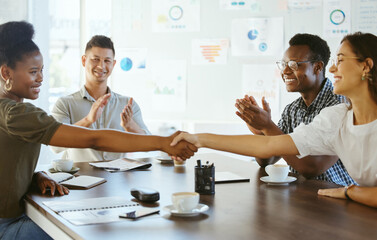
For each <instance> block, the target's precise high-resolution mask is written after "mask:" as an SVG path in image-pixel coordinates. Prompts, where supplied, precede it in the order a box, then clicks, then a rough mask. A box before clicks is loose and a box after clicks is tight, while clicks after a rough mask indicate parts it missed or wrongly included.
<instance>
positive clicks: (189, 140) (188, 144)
mask: <svg viewBox="0 0 377 240" xmlns="http://www.w3.org/2000/svg"><path fill="white" fill-rule="evenodd" d="M199 147H200V145H199V142H198V140H197V137H196V135H195V134H189V133H187V132H182V131H177V132H175V133H174V134H172V135H171V136H169V137H166V138H165V139H164V142H163V144H162V149H161V150H162V151H164V152H166V153H167V154H169V155H170V156H171V157H172V158H173V159H175V160H181V161H183V160H186V159H188V158H190V157H192V156H193V155H194V154H195V152H197V151H198V148H199Z"/></svg>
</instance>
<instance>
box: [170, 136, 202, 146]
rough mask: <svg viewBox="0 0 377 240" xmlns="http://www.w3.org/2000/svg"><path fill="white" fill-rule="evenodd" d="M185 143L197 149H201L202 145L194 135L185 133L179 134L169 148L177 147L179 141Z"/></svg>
mask: <svg viewBox="0 0 377 240" xmlns="http://www.w3.org/2000/svg"><path fill="white" fill-rule="evenodd" d="M183 140H184V141H187V142H189V143H191V144H194V145H195V147H197V148H200V147H202V145H201V144H200V140H199V137H198V135H196V134H190V133H187V132H180V133H179V134H177V135H176V136H175V137H174V139H173V141H172V142H171V144H170V146H175V145H177V144H178V143H179V142H180V141H183Z"/></svg>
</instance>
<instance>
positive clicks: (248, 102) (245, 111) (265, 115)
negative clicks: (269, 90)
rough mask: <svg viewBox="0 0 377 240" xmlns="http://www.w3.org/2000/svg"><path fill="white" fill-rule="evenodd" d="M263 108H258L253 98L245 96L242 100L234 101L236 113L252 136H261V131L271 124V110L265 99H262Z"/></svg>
mask: <svg viewBox="0 0 377 240" xmlns="http://www.w3.org/2000/svg"><path fill="white" fill-rule="evenodd" d="M262 104H263V108H261V107H259V105H258V103H257V101H256V100H255V99H254V97H253V96H248V95H245V97H244V98H243V99H237V100H236V104H235V106H236V108H237V109H238V112H236V114H237V116H239V117H240V118H241V119H242V120H244V121H245V122H246V124H247V126H248V128H249V129H250V131H252V132H253V133H254V134H257V135H263V132H262V130H263V129H265V128H267V126H268V125H269V124H271V122H272V120H271V109H270V106H269V104H268V103H267V101H266V99H265V97H263V98H262Z"/></svg>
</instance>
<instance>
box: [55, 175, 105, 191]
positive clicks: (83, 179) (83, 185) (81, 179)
mask: <svg viewBox="0 0 377 240" xmlns="http://www.w3.org/2000/svg"><path fill="white" fill-rule="evenodd" d="M49 176H50V177H51V178H52V179H53V180H55V181H56V182H57V183H60V184H62V185H63V186H66V187H68V188H70V189H89V188H92V187H94V186H97V185H99V184H101V183H104V182H106V179H104V178H101V177H93V176H86V175H80V176H74V175H72V174H69V173H65V172H58V173H51V174H49Z"/></svg>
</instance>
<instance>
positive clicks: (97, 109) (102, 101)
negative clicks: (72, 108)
mask: <svg viewBox="0 0 377 240" xmlns="http://www.w3.org/2000/svg"><path fill="white" fill-rule="evenodd" d="M110 96H111V94H110V93H107V94H105V95H103V96H102V97H100V98H98V99H97V100H96V101H95V102H94V103H93V105H92V107H91V108H90V111H89V113H88V115H87V116H86V118H87V120H88V121H89V122H90V123H94V122H95V121H97V119H98V118H99V117H100V116H101V114H102V111H103V108H104V107H105V106H106V104H107V102H108V101H109V98H110Z"/></svg>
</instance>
